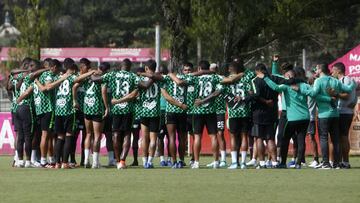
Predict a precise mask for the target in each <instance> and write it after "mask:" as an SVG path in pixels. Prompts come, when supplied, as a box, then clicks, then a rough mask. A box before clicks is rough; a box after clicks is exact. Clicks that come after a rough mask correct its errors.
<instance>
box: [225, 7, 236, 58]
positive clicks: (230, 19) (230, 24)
mask: <svg viewBox="0 0 360 203" xmlns="http://www.w3.org/2000/svg"><path fill="white" fill-rule="evenodd" d="M226 5H227V9H228V15H227V23H226V26H225V33H224V39H223V47H224V51H223V62H224V63H228V62H230V61H231V57H232V54H233V51H232V50H233V39H234V26H235V8H236V6H235V1H234V0H227V1H226Z"/></svg>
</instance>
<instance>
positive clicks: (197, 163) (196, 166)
mask: <svg viewBox="0 0 360 203" xmlns="http://www.w3.org/2000/svg"><path fill="white" fill-rule="evenodd" d="M199 168H200V166H199V162H197V161H194V164H193V165H192V167H191V169H199Z"/></svg>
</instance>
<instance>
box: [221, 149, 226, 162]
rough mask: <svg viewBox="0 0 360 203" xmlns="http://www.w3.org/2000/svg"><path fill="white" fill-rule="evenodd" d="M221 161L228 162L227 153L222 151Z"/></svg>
mask: <svg viewBox="0 0 360 203" xmlns="http://www.w3.org/2000/svg"><path fill="white" fill-rule="evenodd" d="M220 155H221V161H226V151H220Z"/></svg>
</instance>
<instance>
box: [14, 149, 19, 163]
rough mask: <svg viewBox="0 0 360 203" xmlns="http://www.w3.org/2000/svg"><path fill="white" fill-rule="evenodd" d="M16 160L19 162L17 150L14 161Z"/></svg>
mask: <svg viewBox="0 0 360 203" xmlns="http://www.w3.org/2000/svg"><path fill="white" fill-rule="evenodd" d="M18 160H19V156H18V152H17V150H15V155H14V161H18Z"/></svg>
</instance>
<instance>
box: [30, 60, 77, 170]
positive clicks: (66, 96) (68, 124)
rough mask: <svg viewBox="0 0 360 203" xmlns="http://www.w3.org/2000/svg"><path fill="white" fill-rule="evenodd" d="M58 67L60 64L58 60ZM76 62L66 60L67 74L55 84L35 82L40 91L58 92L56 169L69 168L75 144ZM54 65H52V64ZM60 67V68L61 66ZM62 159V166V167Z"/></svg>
mask: <svg viewBox="0 0 360 203" xmlns="http://www.w3.org/2000/svg"><path fill="white" fill-rule="evenodd" d="M54 61H55V60H54ZM55 63H57V65H56V66H59V65H60V63H59V62H58V61H57V60H56V61H55ZM74 63H75V62H74V61H73V60H72V59H70V58H66V59H65V60H64V67H65V70H66V73H65V74H62V75H56V76H55V77H54V80H53V82H51V83H47V84H45V85H42V84H41V83H40V82H39V81H38V80H35V82H36V85H37V88H39V90H40V91H42V92H45V91H51V90H56V96H55V109H54V111H55V129H54V130H55V133H56V135H57V139H56V144H55V157H56V164H55V168H56V169H59V168H65V169H66V168H69V165H68V159H69V154H70V150H71V145H72V143H73V141H72V139H73V137H72V136H73V130H74V125H75V111H74V109H73V106H72V91H71V89H72V85H73V82H74V80H75V77H76V76H75V75H73V73H74V72H75V70H74V66H73V65H74ZM50 64H52V63H50ZM59 67H60V66H59ZM61 157H62V165H61Z"/></svg>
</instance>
